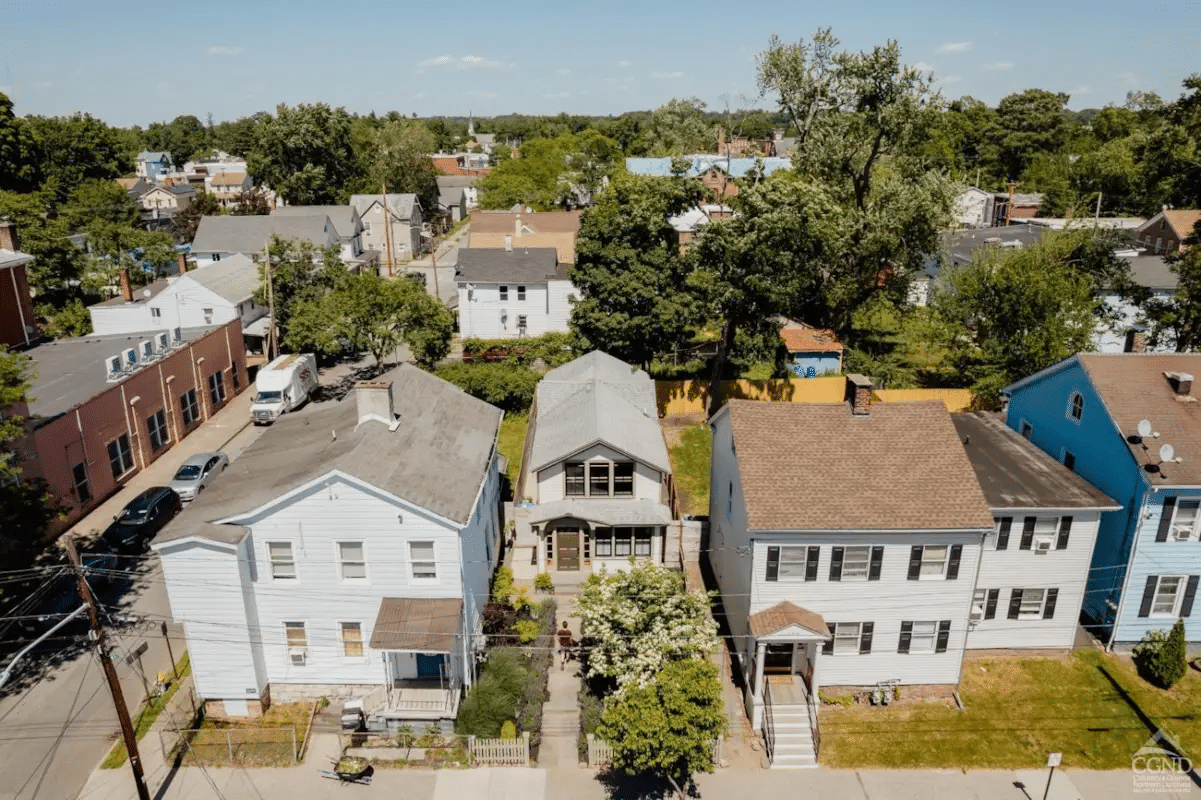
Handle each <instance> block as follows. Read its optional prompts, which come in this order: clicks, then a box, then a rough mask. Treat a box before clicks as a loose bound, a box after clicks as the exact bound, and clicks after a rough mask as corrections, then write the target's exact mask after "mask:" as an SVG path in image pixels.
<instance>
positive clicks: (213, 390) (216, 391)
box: [209, 370, 225, 408]
mask: <svg viewBox="0 0 1201 800" xmlns="http://www.w3.org/2000/svg"><path fill="white" fill-rule="evenodd" d="M209 399H210V400H212V401H213V408H216V407H217V406H219V405H221V404H222V403H224V402H225V381H224V380H222V375H221V370H217V371H216V372H214V373H213V374H212V375H209Z"/></svg>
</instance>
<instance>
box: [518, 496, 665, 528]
mask: <svg viewBox="0 0 1201 800" xmlns="http://www.w3.org/2000/svg"><path fill="white" fill-rule="evenodd" d="M560 517H572V518H574V519H582V520H587V521H588V522H593V523H596V524H597V525H656V524H658V525H666V524H667V523H669V522H671V509H670V508H668V507H667V506H665V505H663V504H662V503H656V502H655V501H654V500H644V499H641V498H632V497H631V498H612V497H606V498H604V499H601V500H587V499H578V498H571V497H569V498H567V499H566V500H555V501H553V502H550V503H539V504H538V505H537V506H536V507H535V508H534V509H533V510H532V511H530V516H529V519H527V520H526V522H527V523H528V524H530V525H538V524H541V523H543V522H547V521H549V520H552V519H559V518H560Z"/></svg>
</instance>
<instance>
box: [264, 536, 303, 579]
mask: <svg viewBox="0 0 1201 800" xmlns="http://www.w3.org/2000/svg"><path fill="white" fill-rule="evenodd" d="M273 544H274V545H287V547H288V557H289V559H290V560H291V561H290V563H291V564H292V574H291V575H290V576H289V575H277V574H276V572H275V565H276V563H277V562H276V560H275V558H274V557H273V556H272V553H271V545H273ZM263 547H264V549H265V550H266V552H267V574H268V575H270V576H271V580H272V581H283V582H291V581H295V580H299V579H300V571H299V570H298V569H297V568H296V547H295V545H293V543H292V542H290V541H287V540H283V539H273V540H271V541H267V542H264V543H263ZM278 563H280V564H284V563H289V562H285V561H282V560H281V561H280V562H278Z"/></svg>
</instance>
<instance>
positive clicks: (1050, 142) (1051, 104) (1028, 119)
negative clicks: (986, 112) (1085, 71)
mask: <svg viewBox="0 0 1201 800" xmlns="http://www.w3.org/2000/svg"><path fill="white" fill-rule="evenodd" d="M1068 99H1069V97H1068V95H1066V94H1064V93H1063V92H1048V91H1046V90H1045V89H1027V90H1025V91H1023V92H1016V93H1014V94H1010V95H1006V96H1005V97H1002V98H1001V102H1000V103H998V104H997V116H996V125H997V127H996V134H995V137H996V142H997V147H998V157H999V161H1000V165H1001V168H1002V169H1003V170H1005V174H1006V177H1008V178H1011V179H1013V180H1017V179H1018V176H1020V175H1021V174H1022V173H1023V172H1025V171H1026V167H1027V166H1029V164H1030V161H1031V159H1033V158H1034V156H1035V155H1037V154H1039V153H1044V154H1054V153H1059V152H1060V151H1061V150H1062V149H1063V147H1064V145H1065V144H1067V140H1068V136H1069V133H1070V130H1069V124H1068V120H1067V117H1066V116H1064V108H1065V107H1066V106H1067V102H1068Z"/></svg>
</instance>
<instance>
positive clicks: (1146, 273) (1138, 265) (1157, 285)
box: [1130, 255, 1180, 289]
mask: <svg viewBox="0 0 1201 800" xmlns="http://www.w3.org/2000/svg"><path fill="white" fill-rule="evenodd" d="M1130 277H1132V278H1133V279H1134V282H1135V283H1137V284H1138V285H1139V286H1145V287H1147V288H1148V289H1175V288H1176V286H1177V285H1178V284H1179V283H1180V278H1179V276H1177V275H1176V273H1175V272H1173V271H1172V268H1171V267H1169V266H1168V262H1166V261H1164V260H1163V256H1156V255H1138V256H1135V257H1134V258H1131V259H1130Z"/></svg>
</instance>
